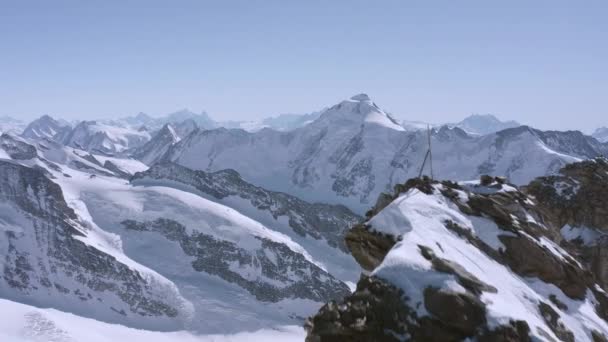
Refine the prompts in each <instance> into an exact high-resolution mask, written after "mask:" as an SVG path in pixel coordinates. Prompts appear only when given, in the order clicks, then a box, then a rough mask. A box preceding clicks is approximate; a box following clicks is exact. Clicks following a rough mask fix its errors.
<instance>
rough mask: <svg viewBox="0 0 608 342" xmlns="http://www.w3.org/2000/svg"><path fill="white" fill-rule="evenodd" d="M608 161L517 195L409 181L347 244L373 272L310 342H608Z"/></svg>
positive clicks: (310, 327)
mask: <svg viewBox="0 0 608 342" xmlns="http://www.w3.org/2000/svg"><path fill="white" fill-rule="evenodd" d="M607 187H608V161H607V160H606V159H602V158H596V159H591V160H586V161H582V162H577V163H573V164H569V165H567V166H565V167H563V168H561V170H560V171H559V173H557V174H556V175H552V176H546V177H539V178H536V179H534V180H532V181H531V182H530V183H529V184H528V185H526V186H522V187H517V186H515V185H512V184H509V183H508V182H507V181H506V180H505V179H504V178H500V177H490V176H482V177H481V178H480V180H479V181H474V182H451V181H436V180H431V179H429V178H422V179H410V180H409V181H407V182H406V183H405V184H399V185H397V186H396V187H395V191H394V193H393V194H383V195H381V196H380V198H379V200H378V203H377V204H376V206H374V207H373V208H372V209H371V210H369V211H368V213H367V220H366V221H365V222H364V223H362V224H359V225H356V226H354V227H353V228H352V229H351V230H350V231H349V232H348V233H347V235H346V238H345V240H346V244H347V246H348V248H349V250H350V251H351V252H352V254H353V257H354V258H355V259H356V260H357V262H358V263H359V264H360V265H361V266H362V267H363V268H364V269H366V270H367V271H368V273H366V274H365V275H362V276H361V279H360V280H359V282H358V284H357V289H356V290H355V291H354V292H353V293H352V294H351V295H349V296H346V297H345V298H344V299H342V300H339V301H331V302H329V303H328V304H326V305H325V306H323V307H322V308H321V309H320V310H319V312H318V313H317V314H316V315H314V316H312V317H310V318H309V319H308V321H307V323H306V329H307V332H308V336H307V339H306V340H307V341H309V342H313V341H320V342H323V341H464V340H467V341H606V340H607V337H608V306H607V305H608V294H607V293H606V290H607V289H608V287H607V286H608V283H607V274H608V272H607V267H606V265H608V263H607V261H608V260H606V255H607V253H606V252H605V251H606V244H607V242H606V241H607V240H606V233H607V232H608V231H607V229H608V220H607V216H606V215H607V214H608V200H607V199H606V194H607V193H608V191H607V190H608V188H607Z"/></svg>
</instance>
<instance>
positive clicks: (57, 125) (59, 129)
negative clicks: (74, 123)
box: [22, 114, 71, 139]
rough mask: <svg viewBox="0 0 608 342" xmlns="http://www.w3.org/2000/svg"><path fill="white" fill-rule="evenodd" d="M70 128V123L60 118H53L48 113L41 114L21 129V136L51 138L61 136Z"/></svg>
mask: <svg viewBox="0 0 608 342" xmlns="http://www.w3.org/2000/svg"><path fill="white" fill-rule="evenodd" d="M70 129H71V127H70V125H69V124H68V123H66V122H64V121H61V120H55V119H54V118H53V117H51V116H50V115H46V114H45V115H43V116H41V117H40V118H38V119H36V120H34V121H32V122H30V124H29V125H27V127H26V128H25V130H23V133H22V136H23V137H25V138H29V139H44V138H46V139H53V138H55V137H57V136H63V135H64V134H66V133H67V132H69V130H70Z"/></svg>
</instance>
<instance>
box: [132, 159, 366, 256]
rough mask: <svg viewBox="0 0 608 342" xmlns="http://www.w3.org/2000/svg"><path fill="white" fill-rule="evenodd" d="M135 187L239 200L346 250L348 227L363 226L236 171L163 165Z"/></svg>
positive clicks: (339, 211)
mask: <svg viewBox="0 0 608 342" xmlns="http://www.w3.org/2000/svg"><path fill="white" fill-rule="evenodd" d="M131 182H132V183H133V184H153V183H154V182H161V183H162V182H175V183H179V184H181V185H182V186H183V187H190V188H192V190H196V191H198V192H200V193H202V194H205V195H207V196H210V197H212V198H214V199H225V198H228V197H236V198H240V199H242V200H245V201H247V202H249V203H250V205H251V206H253V207H254V208H257V209H259V210H261V211H266V212H268V213H269V214H270V215H272V217H273V218H274V219H275V220H276V219H278V218H280V217H285V218H287V220H288V222H289V226H290V227H291V228H292V229H293V231H294V232H295V233H296V234H298V235H300V236H311V237H312V238H314V239H317V240H319V239H324V240H326V241H327V243H328V244H329V245H330V246H333V247H337V248H341V249H343V250H346V248H345V244H344V238H343V237H344V234H345V232H346V230H347V228H348V227H350V226H352V225H353V224H355V223H358V222H360V220H361V217H360V216H358V215H356V214H354V213H353V212H351V211H350V210H349V209H347V208H346V207H344V206H341V205H328V204H322V203H308V202H305V201H303V200H300V199H299V198H297V197H294V196H291V195H288V194H286V193H282V192H275V191H269V190H266V189H264V188H261V187H257V186H255V185H252V184H250V183H248V182H246V181H245V180H243V179H242V178H241V176H240V175H239V174H238V173H237V172H236V171H233V170H222V171H218V172H212V173H207V172H204V171H193V170H190V169H188V168H186V167H183V166H180V165H177V164H173V163H163V164H156V165H153V166H152V167H151V168H150V169H148V170H147V171H145V172H138V173H137V174H135V175H134V176H133V178H132V179H131Z"/></svg>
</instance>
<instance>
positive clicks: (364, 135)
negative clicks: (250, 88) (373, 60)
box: [164, 94, 608, 212]
mask: <svg viewBox="0 0 608 342" xmlns="http://www.w3.org/2000/svg"><path fill="white" fill-rule="evenodd" d="M432 146H433V166H434V172H435V176H436V177H439V178H446V179H473V178H476V177H478V176H479V175H480V174H487V173H490V174H494V175H502V176H506V177H509V179H510V180H511V181H512V182H514V183H517V184H523V183H526V182H528V181H530V180H531V179H532V178H534V177H536V176H539V175H544V174H550V173H552V172H555V171H557V170H558V169H559V168H560V167H561V166H563V165H565V164H566V163H568V162H573V161H576V160H579V159H582V158H592V157H596V156H598V155H601V154H602V153H606V151H608V147H607V145H605V144H604V145H602V144H598V143H597V142H594V141H592V139H590V138H588V137H586V136H583V135H582V134H580V133H578V132H541V131H538V130H534V129H531V128H529V127H525V126H522V127H517V128H511V129H508V130H503V131H500V132H497V133H493V134H489V135H485V136H470V135H468V134H466V133H465V132H464V131H463V130H461V129H459V128H448V127H445V126H444V127H442V128H438V129H434V130H433V136H432ZM426 149H427V136H426V132H421V131H414V132H411V131H406V130H405V129H404V128H403V127H402V126H400V125H398V124H397V123H396V122H395V121H394V120H393V119H392V118H391V117H390V116H389V115H387V114H386V113H385V112H384V111H382V110H381V109H380V108H378V106H377V105H376V104H374V103H373V102H372V101H371V100H370V98H369V97H368V96H367V95H364V94H361V95H357V96H354V97H353V98H351V99H349V100H346V101H343V102H341V103H339V104H337V105H335V106H333V107H331V108H329V109H327V110H326V111H324V112H323V113H322V114H321V116H320V117H319V118H318V119H317V120H315V121H314V122H312V123H310V124H308V125H306V126H304V127H302V128H299V129H296V130H293V131H290V132H277V131H274V130H270V129H263V130H261V131H259V132H256V133H249V132H245V131H243V130H227V129H216V130H211V131H202V130H199V131H195V132H193V133H192V134H190V135H189V136H187V137H186V138H184V139H182V140H181V141H180V142H179V143H177V144H175V145H174V146H173V147H172V148H171V149H170V150H169V151H168V152H167V154H166V155H165V156H164V160H169V161H173V162H176V163H178V164H181V165H183V166H186V167H188V168H191V169H198V170H205V171H217V170H221V169H228V168H229V169H235V170H237V171H238V172H239V173H240V174H241V175H242V176H243V178H245V179H247V180H248V181H251V182H252V183H255V184H259V185H261V186H263V187H265V188H268V189H272V190H278V191H283V192H287V193H290V194H294V195H297V196H299V197H302V198H304V199H306V200H309V201H323V202H328V201H329V202H331V203H341V204H345V205H347V206H349V207H350V208H352V209H354V210H356V211H358V212H363V211H364V210H365V209H366V208H367V207H369V205H370V204H371V203H373V202H374V201H375V200H376V198H377V197H378V195H379V194H380V193H381V192H383V191H390V190H391V189H392V187H393V186H394V185H395V184H397V183H399V182H402V181H403V180H405V179H408V178H411V177H414V176H417V175H418V172H419V169H420V166H421V164H422V160H423V159H424V155H425V153H426ZM269 166H271V167H269ZM427 172H428V171H427Z"/></svg>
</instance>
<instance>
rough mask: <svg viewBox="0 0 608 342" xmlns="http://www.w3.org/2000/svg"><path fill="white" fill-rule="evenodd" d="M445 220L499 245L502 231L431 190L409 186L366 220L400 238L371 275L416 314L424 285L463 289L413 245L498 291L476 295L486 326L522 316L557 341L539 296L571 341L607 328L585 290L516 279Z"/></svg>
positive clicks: (422, 311) (535, 332)
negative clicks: (569, 291)
mask: <svg viewBox="0 0 608 342" xmlns="http://www.w3.org/2000/svg"><path fill="white" fill-rule="evenodd" d="M446 220H452V221H453V222H455V223H457V224H459V225H461V226H463V227H467V228H468V229H471V230H472V231H474V232H475V234H476V235H477V236H479V237H480V238H481V239H482V240H484V241H486V242H487V243H489V244H490V245H491V246H492V247H493V248H497V247H500V241H499V240H498V239H497V238H496V237H497V235H498V234H505V232H501V231H500V230H498V229H497V228H496V227H495V225H492V224H489V223H488V222H487V220H485V219H482V218H471V217H468V216H467V215H464V214H462V213H461V212H460V211H459V210H458V209H457V208H456V207H455V205H454V204H452V203H451V202H450V200H449V199H446V198H444V197H443V195H441V194H440V193H439V191H438V190H437V189H435V193H433V194H431V195H427V194H425V193H422V192H420V191H419V190H417V189H412V190H410V191H408V192H406V193H404V194H402V195H401V196H399V197H398V198H397V199H396V200H395V201H393V202H392V203H391V204H390V205H388V206H387V207H386V208H385V209H384V210H382V211H381V212H380V213H378V214H377V215H376V216H375V217H373V218H372V219H371V220H369V222H368V223H369V225H370V226H371V228H372V229H373V230H376V231H379V232H383V233H388V234H391V235H394V236H399V237H400V239H401V240H400V241H399V242H397V244H396V245H395V246H394V247H393V249H391V251H390V252H389V253H388V254H387V255H386V257H385V258H384V260H383V262H382V263H381V265H380V266H379V267H377V268H376V269H375V270H374V271H373V274H374V275H376V276H378V277H380V278H384V279H386V280H388V281H390V282H391V283H393V284H395V285H396V286H398V287H400V288H402V289H403V290H404V292H405V295H406V296H407V297H409V298H410V302H409V306H410V307H413V308H417V310H418V312H419V314H421V315H425V314H427V313H426V310H425V309H424V305H420V306H418V305H417V304H418V303H422V302H423V292H422V291H423V290H424V289H425V288H426V287H428V286H434V287H438V288H451V289H452V290H454V291H457V292H458V291H462V290H463V289H462V288H460V287H459V285H457V284H455V278H454V276H452V275H450V274H447V273H440V272H437V271H435V270H434V269H432V266H431V263H430V262H429V261H428V260H427V259H425V258H424V257H423V256H422V255H421V253H420V250H419V247H418V246H419V245H422V246H426V247H428V248H430V249H432V250H433V252H434V253H435V255H437V256H438V257H440V258H444V259H448V260H451V261H453V262H456V263H458V264H459V265H460V266H462V267H464V268H465V269H466V270H467V271H468V272H470V273H471V274H473V275H474V276H476V277H477V278H478V279H480V280H481V281H483V282H485V283H487V284H489V285H492V286H494V287H495V288H496V289H497V290H498V292H497V293H490V292H484V293H483V294H482V296H481V299H482V301H483V302H484V303H485V304H486V305H487V310H488V311H487V319H488V322H489V324H490V326H497V325H500V324H506V323H508V321H509V320H510V319H515V320H523V321H526V322H527V323H528V324H529V325H530V328H531V333H532V334H533V335H535V337H536V338H538V339H539V340H541V341H547V338H546V337H545V336H542V335H541V334H539V332H538V330H537V328H542V330H544V331H545V332H547V333H548V334H549V335H550V337H552V338H554V339H555V340H559V339H557V337H555V336H553V334H552V333H551V329H550V328H549V327H548V326H547V325H546V324H545V322H544V320H543V318H542V316H541V314H540V313H539V311H538V309H537V308H538V304H539V302H540V301H543V302H545V303H547V304H548V305H551V307H552V308H553V309H554V310H555V311H556V312H558V313H559V314H560V316H561V317H562V320H563V322H564V324H565V325H566V326H567V327H568V329H570V330H571V331H572V332H573V333H574V335H575V338H576V340H577V341H590V340H591V331H592V330H594V329H595V330H598V331H602V332H604V333H606V332H608V325H607V324H606V323H605V322H604V321H603V320H602V319H601V318H599V317H598V316H597V314H596V313H595V310H594V309H593V303H594V302H595V299H594V297H593V295H592V294H591V292H589V293H588V294H587V297H586V299H585V300H582V301H576V300H572V299H569V298H568V297H566V296H565V295H564V294H563V293H562V292H561V290H560V289H559V288H557V287H555V286H553V285H550V284H546V283H544V282H542V281H540V280H538V279H524V278H521V277H519V276H517V275H516V274H514V273H513V272H512V271H511V270H510V269H509V268H507V267H506V266H504V265H501V264H500V263H498V262H496V261H494V260H493V259H492V258H490V257H489V256H487V255H486V254H484V253H483V252H481V251H480V250H479V249H477V248H476V247H474V246H473V245H471V244H470V243H468V242H467V241H466V240H464V239H462V238H460V237H459V236H458V235H456V234H455V233H452V232H451V231H449V230H448V229H447V228H446V227H445V226H444V222H445V221H446ZM537 243H540V244H542V245H549V246H548V247H549V248H550V249H551V251H552V252H553V253H555V254H556V255H558V256H559V257H564V256H567V252H565V251H564V250H562V249H561V248H559V247H558V246H557V245H554V244H552V243H551V244H549V243H548V241H545V240H543V241H540V242H537ZM550 294H554V295H556V296H557V298H558V299H560V300H563V301H564V302H565V303H567V305H568V308H569V309H568V310H566V311H563V310H561V309H560V308H558V307H556V306H555V305H553V304H552V303H551V301H550V300H549V299H548V296H549V295H550Z"/></svg>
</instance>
